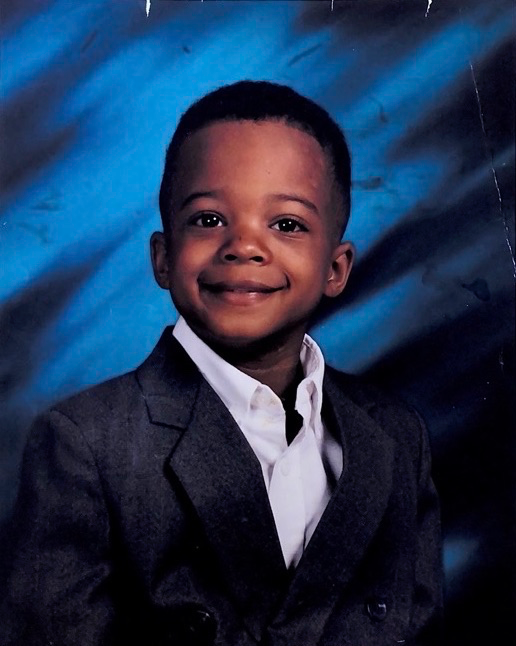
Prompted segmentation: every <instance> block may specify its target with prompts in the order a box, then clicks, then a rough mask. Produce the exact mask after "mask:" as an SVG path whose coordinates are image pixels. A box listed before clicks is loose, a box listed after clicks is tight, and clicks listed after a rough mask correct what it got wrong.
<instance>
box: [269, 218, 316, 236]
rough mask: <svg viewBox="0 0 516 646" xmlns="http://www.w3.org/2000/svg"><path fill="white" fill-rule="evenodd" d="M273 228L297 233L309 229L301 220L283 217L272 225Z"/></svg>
mask: <svg viewBox="0 0 516 646" xmlns="http://www.w3.org/2000/svg"><path fill="white" fill-rule="evenodd" d="M272 228H273V229H277V230H278V231H281V232H283V233H297V232H298V231H308V229H307V228H306V227H305V226H304V225H303V224H301V222H298V221H297V220H294V218H282V219H281V220H278V221H277V222H275V223H274V224H273V225H272Z"/></svg>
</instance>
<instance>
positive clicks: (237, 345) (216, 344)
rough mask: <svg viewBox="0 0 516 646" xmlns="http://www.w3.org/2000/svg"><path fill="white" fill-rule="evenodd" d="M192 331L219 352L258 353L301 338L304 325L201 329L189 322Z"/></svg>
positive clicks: (266, 351) (298, 340) (236, 353)
mask: <svg viewBox="0 0 516 646" xmlns="http://www.w3.org/2000/svg"><path fill="white" fill-rule="evenodd" d="M190 326H191V327H192V329H193V330H194V332H195V333H196V334H197V336H199V337H200V338H201V339H202V340H203V341H204V342H205V343H206V344H207V345H209V346H210V347H211V348H212V349H213V350H215V351H216V352H218V353H219V354H235V355H238V354H240V355H241V356H242V357H243V356H244V355H254V356H256V355H260V354H264V353H268V352H270V351H273V350H275V349H279V348H280V347H282V346H284V345H285V344H290V343H292V342H294V343H296V342H299V344H301V341H302V339H303V336H304V333H305V326H295V327H290V326H289V327H285V328H280V329H253V328H251V329H249V328H229V329H206V328H204V329H201V328H198V327H197V326H195V324H193V325H192V324H190Z"/></svg>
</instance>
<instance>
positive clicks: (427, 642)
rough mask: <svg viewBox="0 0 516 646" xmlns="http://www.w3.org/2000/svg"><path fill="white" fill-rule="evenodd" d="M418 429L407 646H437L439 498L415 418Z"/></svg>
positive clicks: (423, 437)
mask: <svg viewBox="0 0 516 646" xmlns="http://www.w3.org/2000/svg"><path fill="white" fill-rule="evenodd" d="M417 417H418V419H419V424H420V429H421V442H420V446H421V450H420V464H419V481H418V508H417V528H418V532H417V545H416V549H417V555H416V564H415V585H414V600H413V601H414V605H413V608H414V610H413V614H412V618H411V624H410V631H409V634H410V636H411V639H410V640H408V642H407V646H408V644H411V645H414V646H441V645H442V644H443V633H442V630H443V626H442V623H443V622H442V605H443V599H442V549H441V525H440V510H439V499H438V496H437V492H436V489H435V486H434V483H433V481H432V478H431V457H430V447H429V443H428V434H427V430H426V427H425V424H424V422H423V420H422V419H421V418H420V416H419V415H417Z"/></svg>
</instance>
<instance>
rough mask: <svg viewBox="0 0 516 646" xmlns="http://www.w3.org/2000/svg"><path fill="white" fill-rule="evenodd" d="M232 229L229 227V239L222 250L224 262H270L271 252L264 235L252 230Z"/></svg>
mask: <svg viewBox="0 0 516 646" xmlns="http://www.w3.org/2000/svg"><path fill="white" fill-rule="evenodd" d="M230 229H231V228H230V227H228V237H227V240H226V241H225V243H224V245H223V247H222V249H221V257H222V260H223V261H224V262H234V263H237V262H253V263H258V264H264V263H267V262H268V261H269V260H270V252H269V249H268V247H267V245H266V244H265V241H264V240H263V236H262V235H260V234H259V233H258V232H256V231H253V230H251V229H250V228H248V229H243V228H238V230H237V229H235V230H233V231H231V230H230Z"/></svg>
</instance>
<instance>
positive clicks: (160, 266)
mask: <svg viewBox="0 0 516 646" xmlns="http://www.w3.org/2000/svg"><path fill="white" fill-rule="evenodd" d="M150 253H151V260H152V269H153V270H154V278H155V279H156V282H157V283H158V285H159V286H160V287H161V288H162V289H170V281H169V277H168V254H167V242H166V240H165V234H164V233H162V232H161V231H154V233H153V234H152V235H151V238H150Z"/></svg>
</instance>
